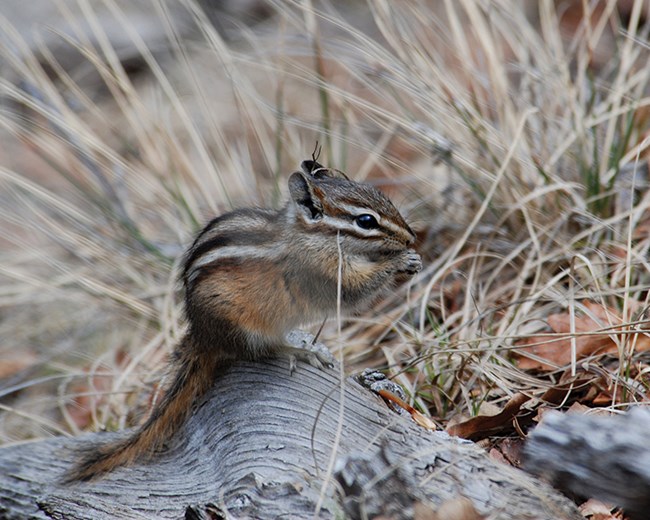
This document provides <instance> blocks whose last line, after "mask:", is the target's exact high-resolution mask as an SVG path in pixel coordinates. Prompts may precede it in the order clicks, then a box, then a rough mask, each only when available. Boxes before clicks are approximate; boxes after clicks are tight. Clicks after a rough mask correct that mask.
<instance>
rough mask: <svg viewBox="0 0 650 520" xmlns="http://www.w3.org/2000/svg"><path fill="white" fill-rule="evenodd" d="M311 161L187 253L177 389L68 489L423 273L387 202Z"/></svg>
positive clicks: (96, 453) (175, 361) (129, 456)
mask: <svg viewBox="0 0 650 520" xmlns="http://www.w3.org/2000/svg"><path fill="white" fill-rule="evenodd" d="M313 159H314V160H307V161H303V162H302V164H301V170H302V171H300V172H295V173H293V174H292V175H291V177H290V179H289V193H290V199H289V201H288V202H287V204H286V205H285V206H284V207H283V208H282V209H280V210H278V211H274V210H269V209H258V208H248V209H239V210H235V211H233V212H231V213H226V214H224V215H222V216H220V217H217V218H215V219H214V220H212V221H211V222H210V223H208V225H207V226H206V227H205V228H204V229H203V230H202V231H201V232H200V233H199V234H198V236H197V237H196V239H195V240H194V243H193V244H192V246H191V247H190V248H189V250H188V251H187V253H186V255H185V258H184V264H183V269H182V275H181V278H182V281H183V284H184V287H185V311H186V316H187V320H188V325H189V326H188V330H187V332H186V334H185V336H184V337H183V339H182V340H181V341H180V343H179V344H178V346H177V347H176V348H175V351H174V353H173V355H172V359H171V368H172V373H173V374H174V375H173V376H172V382H171V384H170V385H169V387H168V388H167V390H166V392H165V395H164V397H163V398H162V400H161V402H160V403H159V404H157V405H156V406H155V407H154V409H153V412H152V413H151V416H150V417H149V418H148V419H147V420H146V422H145V423H144V424H143V425H142V426H140V427H139V428H138V429H137V430H136V431H135V432H134V433H133V434H132V435H131V436H130V437H127V438H126V439H124V440H119V441H117V442H114V443H108V444H106V445H103V446H101V445H100V446H98V447H95V448H92V449H91V450H90V451H88V452H86V453H85V454H84V455H83V457H82V459H81V460H80V461H79V462H78V463H77V464H76V465H75V466H74V467H73V469H72V470H71V471H70V472H69V473H68V474H67V477H66V479H65V480H66V481H67V482H72V481H79V480H90V479H92V478H94V477H96V476H99V475H101V474H104V473H106V472H109V471H111V470H113V469H115V468H117V467H119V466H125V465H129V464H132V463H133V462H135V461H136V460H137V461H146V460H147V459H150V458H151V457H152V456H153V455H154V454H155V453H157V452H160V451H161V450H162V449H163V448H164V447H165V445H167V444H168V443H169V441H170V440H171V439H172V438H173V436H174V435H175V434H176V433H177V431H178V430H179V429H180V428H181V427H182V425H183V424H184V422H185V421H186V419H187V418H188V416H189V415H190V413H191V411H192V409H193V407H194V406H195V405H196V404H197V402H198V401H199V399H200V398H201V397H202V396H203V395H204V394H205V393H206V392H207V391H208V390H209V389H210V388H211V387H212V385H213V383H214V380H215V375H216V371H217V369H219V368H222V367H224V366H227V365H228V364H230V363H232V362H234V361H237V360H258V359H262V358H266V357H272V356H278V355H279V354H282V353H286V354H289V356H290V358H291V360H292V364H294V363H295V357H303V358H306V359H307V360H308V361H309V362H310V363H312V364H313V365H315V366H318V367H321V368H322V365H323V364H325V363H326V362H325V360H324V359H322V358H321V357H320V356H319V355H317V354H316V353H315V352H311V351H307V350H302V349H297V348H294V347H288V346H286V340H285V336H286V334H287V332H289V331H290V330H292V329H294V328H296V327H297V326H299V325H301V324H305V323H309V322H315V321H317V320H319V319H324V318H325V317H326V316H327V315H331V314H333V313H334V312H335V311H336V309H337V300H338V298H339V296H338V295H339V276H340V300H341V301H340V305H341V309H342V310H343V311H348V312H350V311H355V310H358V309H360V308H363V307H364V306H365V305H367V304H369V303H371V302H372V301H373V300H375V299H376V298H377V297H378V296H379V295H380V294H381V293H382V292H384V291H385V290H386V289H387V288H390V286H391V285H392V284H393V283H394V282H395V280H396V278H397V277H400V275H406V276H408V275H414V274H415V273H417V272H418V271H419V270H420V269H421V267H422V264H421V259H420V256H419V255H418V253H416V252H415V250H414V249H412V246H413V243H414V242H415V235H414V233H413V231H411V228H410V227H409V226H408V224H407V223H406V222H405V221H404V219H403V218H402V216H401V215H400V213H399V212H398V211H397V209H395V206H393V204H392V203H391V202H390V200H388V198H387V197H386V196H385V195H383V194H382V193H381V192H379V191H378V190H377V189H375V188H374V187H372V186H370V185H368V184H362V183H358V182H354V181H351V180H349V179H348V178H347V177H346V176H345V175H344V174H343V173H341V172H339V171H338V170H334V169H329V168H325V167H323V166H321V165H320V164H318V163H317V162H316V160H315V158H313Z"/></svg>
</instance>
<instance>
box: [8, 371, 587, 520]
mask: <svg viewBox="0 0 650 520" xmlns="http://www.w3.org/2000/svg"><path fill="white" fill-rule="evenodd" d="M341 397H342V398H343V407H342V410H343V415H342V417H341V414H340V410H341V407H340V402H341V401H340V400H341ZM339 426H340V428H339ZM339 431H340V435H338V432H339ZM120 435H123V433H117V434H116V433H95V434H88V435H84V436H82V437H79V438H72V439H70V438H52V439H47V440H42V441H37V442H32V443H26V444H22V445H19V446H13V447H9V448H5V449H0V467H1V468H2V474H1V476H0V516H2V518H21V519H22V518H32V519H36V518H38V519H44V518H66V519H77V518H84V519H87V518H93V519H95V520H102V519H109V518H110V519H115V518H184V517H185V518H226V517H228V518H276V517H280V516H283V517H290V518H314V513H315V511H316V508H317V504H320V511H319V517H320V518H334V517H338V518H340V517H342V516H345V517H351V518H363V517H365V518H367V517H372V516H374V515H376V514H378V513H388V514H390V515H392V516H391V517H392V518H412V517H413V508H414V507H416V506H417V505H418V504H422V503H424V504H428V505H430V507H431V508H432V509H434V510H435V509H436V507H437V506H439V505H440V504H443V503H445V502H448V501H449V500H454V499H458V498H459V497H467V498H468V499H470V500H471V502H472V503H473V505H474V507H475V508H476V510H477V511H479V512H480V513H481V514H484V515H491V516H490V518H491V519H496V518H498V519H514V518H517V519H533V518H535V519H549V520H550V519H553V520H558V519H576V520H577V519H579V518H582V517H581V515H580V514H579V513H578V512H577V510H576V509H575V507H574V506H573V504H572V503H571V502H570V501H568V500H567V499H566V498H564V497H562V496H561V495H558V494H557V493H556V492H554V491H553V490H552V489H551V488H550V487H549V486H547V485H545V484H544V483H542V482H540V481H537V480H535V479H534V478H531V477H529V476H528V475H526V474H524V473H523V472H521V471H518V470H515V469H513V468H511V467H507V466H504V465H500V464H499V463H497V462H495V461H493V460H491V459H490V458H489V457H488V456H487V455H486V454H485V453H484V452H483V451H482V450H480V449H479V448H478V447H476V446H475V445H474V444H473V443H470V442H468V441H463V440H461V439H458V438H452V437H449V436H448V435H446V434H445V433H442V432H432V431H428V430H425V429H423V428H421V427H420V426H418V425H416V424H415V423H414V422H413V421H411V420H410V419H409V418H405V417H402V416H400V415H398V414H396V413H394V412H392V411H390V410H389V409H388V408H387V407H386V406H385V405H384V403H383V402H382V401H381V400H379V399H378V398H377V397H376V396H375V395H374V394H372V393H371V392H369V391H368V390H366V389H365V388H364V387H362V386H361V385H359V384H358V383H357V382H355V381H354V380H352V379H348V380H346V381H345V385H344V388H343V391H341V384H340V381H339V373H338V370H337V369H333V370H323V371H319V370H317V369H315V368H313V367H311V366H309V365H306V364H303V363H300V364H299V365H298V370H297V371H296V372H295V373H294V374H290V373H289V370H288V361H287V360H284V359H277V360H270V361H266V362H259V363H239V364H237V365H235V366H233V367H231V368H230V369H228V370H226V371H224V372H223V374H221V375H220V376H219V377H218V379H217V380H216V381H215V387H214V389H213V391H212V392H211V393H210V394H209V395H207V396H206V399H205V400H204V401H203V402H202V403H201V404H200V406H199V407H198V408H197V410H196V411H195V413H194V414H193V415H192V417H191V419H190V420H189V421H188V422H187V424H186V425H185V427H184V428H183V430H182V431H181V433H180V435H179V436H178V437H179V440H178V441H177V442H175V443H174V444H173V445H171V446H169V447H168V449H167V450H166V451H165V452H164V453H161V454H160V455H159V456H158V457H157V458H156V459H155V460H154V461H152V462H150V463H147V464H137V465H134V466H132V467H128V468H120V469H118V470H116V471H114V472H113V473H111V474H109V475H107V476H105V477H104V478H103V479H100V480H97V481H93V482H89V483H78V484H74V485H70V486H67V487H65V486H61V485H60V484H59V480H60V477H61V475H62V474H63V473H64V472H65V470H66V469H67V468H69V467H70V465H71V463H72V462H73V460H74V458H75V450H78V449H79V448H80V447H83V446H87V445H88V444H89V443H94V442H99V441H105V440H108V439H111V438H115V437H118V436H120ZM333 452H334V455H333ZM331 457H335V459H331ZM331 460H336V464H335V465H334V466H330V462H331ZM330 467H333V468H334V469H335V471H334V472H333V475H330V476H331V478H327V477H328V468H330ZM364 515H367V516H364Z"/></svg>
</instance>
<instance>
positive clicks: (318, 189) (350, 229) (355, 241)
mask: <svg viewBox="0 0 650 520" xmlns="http://www.w3.org/2000/svg"><path fill="white" fill-rule="evenodd" d="M301 169H302V171H300V172H296V173H294V174H293V175H291V177H290V179H289V192H290V193H291V199H292V203H293V204H294V205H295V209H296V211H295V217H296V220H297V223H298V225H299V226H300V227H304V228H305V230H307V229H309V230H311V231H312V232H320V233H325V234H329V235H332V236H334V237H336V236H340V237H341V238H342V239H344V240H345V241H346V243H347V246H348V247H351V248H353V249H354V250H358V251H359V252H361V251H373V252H390V251H400V250H403V249H405V248H408V247H410V246H412V245H413V243H414V242H415V234H414V233H413V231H412V230H411V228H410V227H409V225H408V224H407V223H406V221H405V220H404V218H403V217H402V215H400V213H399V211H397V209H396V208H395V206H394V205H393V203H392V202H391V201H390V200H389V199H388V197H386V196H385V195H384V194H383V193H381V192H380V191H379V190H378V189H376V188H374V187H373V186H370V185H369V184H364V183H359V182H354V181H351V180H350V179H348V178H347V176H346V175H345V174H344V173H343V172H340V171H338V170H335V169H331V168H325V167H324V166H322V165H320V164H319V163H317V162H316V161H314V160H308V161H303V162H302V164H301Z"/></svg>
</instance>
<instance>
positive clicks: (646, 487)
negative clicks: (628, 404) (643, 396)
mask: <svg viewBox="0 0 650 520" xmlns="http://www.w3.org/2000/svg"><path fill="white" fill-rule="evenodd" d="M649 444H650V412H649V411H647V410H645V409H642V408H634V409H632V411H630V412H629V413H627V414H624V415H616V416H594V415H579V414H561V413H548V414H546V415H545V416H544V420H543V421H542V423H541V424H540V425H539V426H538V427H537V428H536V429H535V431H534V432H533V433H532V435H531V437H530V439H529V442H528V444H527V446H526V450H525V455H526V468H527V469H528V470H529V471H531V472H534V473H535V474H537V475H540V476H543V477H544V478H546V479H548V480H550V481H551V482H553V483H554V484H555V485H556V486H557V487H558V488H560V489H563V490H565V491H567V492H569V493H572V494H576V495H579V496H582V497H589V498H598V499H600V500H603V501H607V502H611V503H613V504H615V505H617V506H620V507H622V508H623V509H624V510H625V512H626V513H627V514H628V515H629V516H630V517H631V518H634V519H639V520H646V519H648V518H650V449H648V445H649Z"/></svg>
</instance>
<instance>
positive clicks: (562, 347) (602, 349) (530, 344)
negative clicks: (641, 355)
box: [513, 301, 650, 370]
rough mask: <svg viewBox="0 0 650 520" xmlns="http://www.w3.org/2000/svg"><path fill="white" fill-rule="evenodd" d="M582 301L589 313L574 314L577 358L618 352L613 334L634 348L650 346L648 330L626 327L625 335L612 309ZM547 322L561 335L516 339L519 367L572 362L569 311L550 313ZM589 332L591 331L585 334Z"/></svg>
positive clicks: (550, 366)
mask: <svg viewBox="0 0 650 520" xmlns="http://www.w3.org/2000/svg"><path fill="white" fill-rule="evenodd" d="M582 304H583V305H584V307H586V308H587V309H588V310H589V314H585V315H582V316H576V317H575V332H576V339H575V344H576V360H580V359H582V358H585V357H587V356H591V355H594V354H604V353H612V352H617V351H618V348H617V346H616V342H615V341H614V339H613V338H614V337H616V336H617V337H618V338H617V339H618V341H619V342H622V341H623V340H626V341H627V343H626V344H627V345H633V346H634V350H635V351H636V352H642V351H646V350H650V335H648V332H650V331H647V332H646V331H643V332H638V333H630V332H629V330H625V334H626V335H627V338H624V337H623V334H621V333H622V332H624V327H621V328H617V327H616V325H619V324H621V323H622V319H621V317H620V316H619V315H618V313H617V312H616V311H615V310H613V309H609V308H605V307H603V306H602V305H600V304H598V303H595V302H591V301H585V302H582ZM547 322H548V325H549V327H550V328H551V330H552V331H553V332H554V333H556V334H560V335H563V336H561V337H559V338H558V339H553V338H549V336H548V335H543V336H542V335H539V336H530V337H527V338H523V339H521V340H519V341H517V342H516V343H515V345H516V346H518V347H519V348H518V349H517V350H516V351H515V352H513V354H514V357H515V359H516V363H517V366H518V367H519V368H521V369H523V370H555V369H557V367H565V366H567V365H568V364H570V363H571V337H570V334H571V316H570V314H569V313H568V312H565V313H562V314H551V315H550V316H549V317H548V318H547ZM612 326H614V327H612ZM589 332H594V334H588V333H589ZM596 333H597V334H596ZM527 353H528V354H532V355H534V356H535V357H536V358H539V359H534V358H531V357H529V356H527V355H526V354H527Z"/></svg>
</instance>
